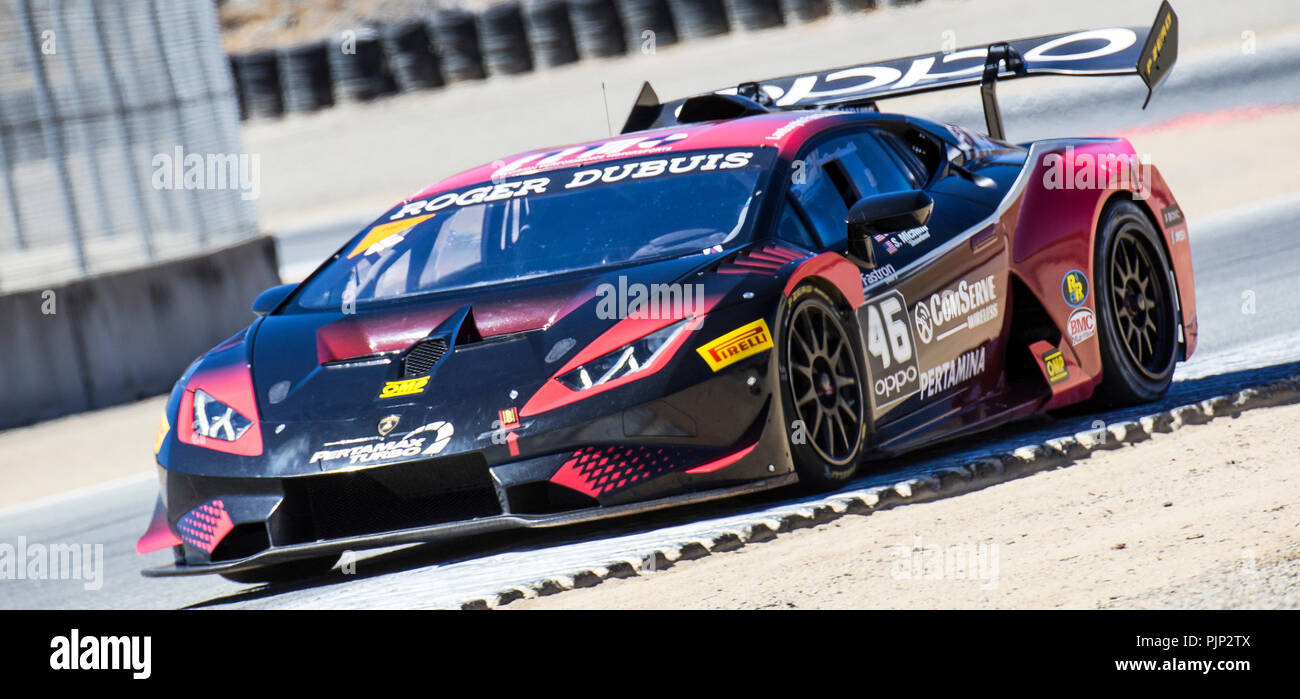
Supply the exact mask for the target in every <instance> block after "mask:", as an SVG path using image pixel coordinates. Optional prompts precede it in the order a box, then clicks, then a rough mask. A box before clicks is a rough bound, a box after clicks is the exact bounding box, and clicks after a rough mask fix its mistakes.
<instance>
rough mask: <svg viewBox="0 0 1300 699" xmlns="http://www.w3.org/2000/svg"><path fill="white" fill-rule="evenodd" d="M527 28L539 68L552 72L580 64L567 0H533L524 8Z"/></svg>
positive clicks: (529, 41)
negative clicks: (554, 69) (572, 64)
mask: <svg viewBox="0 0 1300 699" xmlns="http://www.w3.org/2000/svg"><path fill="white" fill-rule="evenodd" d="M524 27H525V28H526V29H527V31H528V43H529V44H530V45H531V46H532V48H533V58H534V60H535V61H536V63H537V65H538V67H540V68H553V67H555V66H562V65H565V64H567V63H574V62H576V61H577V60H578V47H577V44H576V43H574V39H573V24H572V23H571V22H570V21H569V5H568V4H567V3H566V2H565V1H564V0H532V1H531V2H529V3H528V4H526V5H524Z"/></svg>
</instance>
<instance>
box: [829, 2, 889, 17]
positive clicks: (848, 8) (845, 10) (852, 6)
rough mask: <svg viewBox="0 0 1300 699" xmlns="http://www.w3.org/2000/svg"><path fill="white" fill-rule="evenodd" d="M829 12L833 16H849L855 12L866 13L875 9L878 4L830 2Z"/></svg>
mask: <svg viewBox="0 0 1300 699" xmlns="http://www.w3.org/2000/svg"><path fill="white" fill-rule="evenodd" d="M830 3H831V10H833V11H834V12H835V14H839V15H849V14H853V13H855V12H866V11H868V10H874V9H876V5H878V4H879V2H878V1H877V0H830Z"/></svg>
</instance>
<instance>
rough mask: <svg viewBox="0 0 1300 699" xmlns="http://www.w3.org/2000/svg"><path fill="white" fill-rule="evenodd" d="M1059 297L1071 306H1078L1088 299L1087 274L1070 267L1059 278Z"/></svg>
mask: <svg viewBox="0 0 1300 699" xmlns="http://www.w3.org/2000/svg"><path fill="white" fill-rule="evenodd" d="M1061 298H1063V299H1065V302H1066V303H1067V304H1069V305H1070V307H1071V308H1078V307H1079V306H1082V305H1083V302H1084V301H1087V300H1088V276H1087V275H1085V274H1084V273H1083V272H1080V271H1079V270H1077V269H1072V270H1070V271H1069V272H1066V273H1065V276H1064V277H1062V278H1061Z"/></svg>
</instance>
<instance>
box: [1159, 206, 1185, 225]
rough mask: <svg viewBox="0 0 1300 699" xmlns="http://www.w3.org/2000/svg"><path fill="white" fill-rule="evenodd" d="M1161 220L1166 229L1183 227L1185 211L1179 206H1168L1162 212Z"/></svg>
mask: <svg viewBox="0 0 1300 699" xmlns="http://www.w3.org/2000/svg"><path fill="white" fill-rule="evenodd" d="M1160 220H1162V221H1164V222H1165V228H1173V227H1174V226H1179V225H1182V223H1183V210H1182V209H1181V208H1179V206H1178V205H1177V204H1174V205H1173V206H1166V207H1165V208H1163V209H1161V210H1160Z"/></svg>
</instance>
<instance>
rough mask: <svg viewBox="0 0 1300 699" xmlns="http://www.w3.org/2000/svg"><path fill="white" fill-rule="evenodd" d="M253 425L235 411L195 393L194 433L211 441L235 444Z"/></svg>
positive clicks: (214, 399) (201, 392)
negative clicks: (218, 440) (219, 440)
mask: <svg viewBox="0 0 1300 699" xmlns="http://www.w3.org/2000/svg"><path fill="white" fill-rule="evenodd" d="M252 424H253V421H252V420H249V419H248V418H246V417H244V416H243V415H240V414H239V413H237V412H235V409H234V408H232V407H230V406H228V405H226V404H225V403H222V402H221V401H219V400H217V399H216V398H213V397H212V396H210V395H208V394H207V393H204V392H203V391H202V390H195V391H194V433H195V434H197V435H200V436H203V437H208V438H210V439H221V440H224V441H227V442H233V441H235V440H236V439H239V438H240V436H242V435H243V434H244V432H245V431H247V430H248V428H249V427H250V426H251V425H252Z"/></svg>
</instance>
